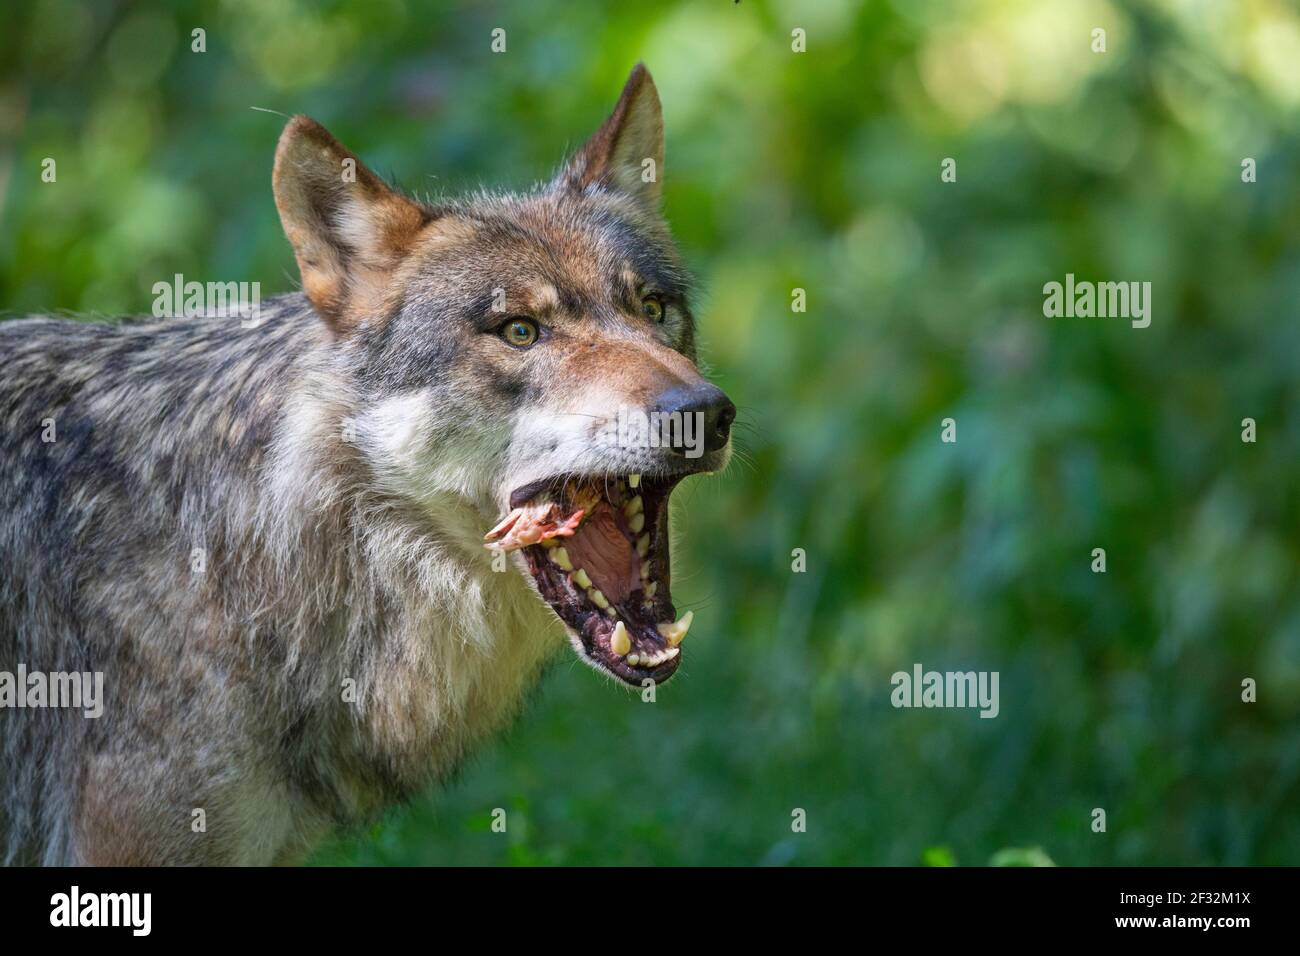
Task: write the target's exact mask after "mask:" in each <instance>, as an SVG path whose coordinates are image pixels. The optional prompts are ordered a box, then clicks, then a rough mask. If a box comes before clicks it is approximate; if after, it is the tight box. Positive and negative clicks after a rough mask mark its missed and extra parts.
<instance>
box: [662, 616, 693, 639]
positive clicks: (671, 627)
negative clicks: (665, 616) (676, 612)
mask: <svg viewBox="0 0 1300 956" xmlns="http://www.w3.org/2000/svg"><path fill="white" fill-rule="evenodd" d="M693 620H695V612H694V611H687V612H686V613H685V614H683V615H682V619H681V620H680V621H678V622H677V623H676V624H669V623H667V622H664V623H663V624H660V625H658V629H659V633H660V635H662V637H663V639H664V640H666V641H667V642H668V646H669V647H676V646H677V645H678V644H680V643H681V642H682V639H683V638H684V637H686V632H687V631H689V630H690V629H691V621H693Z"/></svg>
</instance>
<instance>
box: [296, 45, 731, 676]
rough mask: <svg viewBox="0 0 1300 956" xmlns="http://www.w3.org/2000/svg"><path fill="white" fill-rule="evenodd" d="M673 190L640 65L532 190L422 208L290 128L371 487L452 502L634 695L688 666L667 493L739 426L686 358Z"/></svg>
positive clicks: (722, 456)
mask: <svg viewBox="0 0 1300 956" xmlns="http://www.w3.org/2000/svg"><path fill="white" fill-rule="evenodd" d="M662 175H663V119H662V114H661V111H660V104H659V95H658V92H657V91H656V89H655V85H654V81H653V80H652V79H651V77H650V74H649V73H648V72H647V71H646V70H645V68H644V67H642V66H637V67H636V69H634V70H633V72H632V74H631V76H630V77H629V79H628V81H627V85H626V86H625V87H624V89H623V93H622V95H621V97H620V98H619V101H618V103H617V105H616V106H615V108H614V111H613V113H612V114H611V115H610V116H609V118H608V119H607V120H606V121H605V123H604V124H603V125H602V126H601V127H600V129H599V130H598V131H597V132H596V133H595V135H594V136H592V137H591V139H590V140H588V141H587V143H586V144H585V145H584V146H583V147H582V148H581V149H580V150H579V151H578V152H577V154H576V155H574V156H573V158H572V159H571V160H570V161H569V162H568V163H567V164H566V165H564V166H563V168H562V169H561V170H560V172H559V174H558V175H557V176H555V177H554V179H552V180H551V181H550V182H549V183H547V184H545V185H544V186H542V187H539V188H537V189H535V190H533V191H532V192H530V193H527V194H524V195H515V196H478V197H475V198H473V199H470V200H468V201H464V202H460V203H454V204H449V205H439V206H436V207H435V206H430V205H426V204H423V203H419V202H416V201H414V200H412V199H410V198H408V197H407V196H404V195H402V194H400V193H398V192H396V191H394V190H393V189H391V188H389V187H388V186H387V185H386V184H385V183H384V182H383V181H382V180H381V179H380V178H379V177H377V176H376V175H375V174H374V173H372V172H371V171H370V170H369V169H367V168H366V167H365V165H364V164H363V163H361V162H360V161H359V160H358V159H357V158H356V157H355V156H354V155H353V154H352V153H350V152H349V151H348V150H347V149H345V148H344V147H343V146H342V145H340V144H339V143H338V142H337V141H335V139H334V138H333V137H332V136H331V135H330V134H329V133H328V132H327V131H326V130H325V129H324V128H323V127H321V126H320V125H319V124H317V123H316V122H314V121H312V120H310V119H307V118H306V117H301V116H300V117H296V118H295V119H293V120H292V121H291V122H290V123H289V125H288V126H287V127H286V129H285V131H284V134H283V136H282V137H281V139H280V144H279V148H278V150H277V152H276V158H275V172H274V186H275V199H276V206H277V207H278V209H279V212H280V217H281V221H282V222H283V225H284V230H285V233H286V234H287V236H288V238H289V241H290V243H292V245H293V249H294V253H295V255H296V257H297V260H298V265H299V269H300V270H301V274H302V285H303V290H304V292H305V293H306V295H307V297H308V299H310V301H311V303H312V304H313V306H314V307H315V309H316V311H317V312H318V313H319V314H320V317H321V319H322V320H323V321H324V322H325V323H326V324H327V325H328V327H329V329H330V330H331V332H332V333H333V339H334V347H335V349H336V351H337V354H338V357H339V362H340V365H341V367H343V368H345V369H346V370H347V374H348V376H349V378H350V383H351V386H352V388H353V389H354V390H355V393H356V395H357V399H356V402H357V405H356V413H355V415H354V416H353V418H352V419H351V420H350V422H349V423H348V425H349V427H350V428H351V429H352V435H351V437H350V440H351V441H352V442H353V443H354V444H355V446H356V447H357V449H358V450H359V452H360V454H361V455H362V456H363V458H364V460H365V461H366V463H367V465H368V467H369V470H370V472H371V474H372V475H373V477H374V480H375V481H376V482H377V483H378V484H379V485H380V486H382V488H383V490H384V491H385V492H386V493H388V494H391V495H395V496H398V497H400V498H403V499H407V500H409V501H410V502H413V503H414V504H415V505H416V506H417V507H424V508H429V509H433V508H436V507H438V506H439V504H440V503H442V504H445V502H446V500H447V498H448V496H453V497H455V498H458V499H463V500H464V501H465V502H468V503H470V504H471V505H472V507H473V508H475V509H476V510H477V513H479V514H480V515H481V516H482V523H483V526H482V529H481V530H482V531H488V529H489V528H491V526H492V525H493V524H497V525H498V526H497V528H495V529H493V531H492V533H491V534H490V536H489V537H490V540H489V541H488V542H487V547H489V548H493V549H495V550H496V551H497V552H499V553H501V554H504V553H506V552H514V553H513V555H512V557H511V558H510V560H512V561H514V562H515V563H516V567H517V568H518V569H519V570H521V571H523V572H525V573H526V574H528V575H529V576H530V577H531V579H532V580H533V582H534V583H535V586H536V588H537V590H538V591H539V593H540V594H541V596H542V597H543V598H544V599H545V600H546V601H547V602H548V603H549V604H550V605H551V607H552V609H553V610H554V611H555V612H556V614H557V615H558V616H559V617H560V618H561V620H563V621H564V623H565V625H566V626H567V628H568V632H569V635H570V639H571V641H572V643H573V644H574V646H575V648H576V649H577V651H578V652H579V654H580V656H581V657H583V659H585V660H586V661H588V662H589V663H591V664H593V665H594V666H596V667H597V668H599V669H602V670H605V671H607V672H609V673H611V674H613V675H615V676H617V677H619V678H620V679H622V680H623V681H625V682H627V683H629V684H633V685H640V684H641V683H642V681H643V680H644V679H645V678H647V677H649V678H652V679H654V680H657V681H661V680H664V679H666V678H667V677H669V676H671V674H672V673H673V672H674V671H675V670H676V668H677V665H678V662H679V653H680V652H679V647H678V645H679V644H680V641H681V639H682V637H683V636H684V635H685V630H686V627H688V626H689V624H690V617H689V615H688V616H687V617H685V618H683V619H682V620H681V621H678V620H677V618H676V611H675V609H674V608H673V606H672V601H671V596H670V593H669V566H668V565H669V561H668V528H667V524H668V508H667V499H668V495H669V493H670V492H671V490H672V489H673V487H674V486H675V485H676V483H677V482H678V481H680V480H681V478H683V477H684V476H686V475H688V474H691V473H696V472H704V471H714V470H717V469H719V468H721V467H722V466H723V465H724V464H725V463H726V460H727V457H728V455H729V451H730V448H729V434H730V427H731V422H732V419H733V418H734V416H735V408H734V406H733V405H732V404H731V402H730V401H729V400H728V399H727V397H726V396H725V395H724V394H723V393H722V392H721V391H720V390H719V389H717V388H716V387H714V386H713V385H711V384H709V383H708V382H706V381H705V380H704V378H703V377H702V376H701V374H700V372H699V370H698V369H697V367H696V364H695V358H696V355H695V334H694V320H693V318H692V315H691V311H690V306H689V302H688V291H689V290H688V281H687V276H686V274H685V272H684V271H683V269H682V267H681V265H680V263H679V259H678V255H677V252H676V250H675V249H674V247H673V243H672V240H671V238H670V236H669V233H668V229H667V226H666V225H665V223H664V221H663V218H662V214H661V212H660V198H661V185H662ZM503 516H504V520H502V521H500V522H499V523H498V520H499V519H501V518H502V517H503ZM478 546H479V547H481V546H482V543H480V544H479V545H478ZM490 558H491V555H490V554H489V553H488V552H486V551H485V552H483V560H484V561H487V560H489V559H490ZM504 561H505V559H504V558H501V559H499V563H500V564H501V566H502V567H504Z"/></svg>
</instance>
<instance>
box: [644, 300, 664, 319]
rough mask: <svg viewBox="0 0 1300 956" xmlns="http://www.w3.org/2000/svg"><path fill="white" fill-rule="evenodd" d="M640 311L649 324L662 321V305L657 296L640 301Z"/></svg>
mask: <svg viewBox="0 0 1300 956" xmlns="http://www.w3.org/2000/svg"><path fill="white" fill-rule="evenodd" d="M641 311H642V313H644V315H645V317H646V318H647V319H649V320H650V321H651V322H662V321H663V320H664V303H663V300H662V299H660V298H659V296H657V295H648V296H646V297H645V298H644V299H642V300H641Z"/></svg>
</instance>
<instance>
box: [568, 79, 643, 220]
mask: <svg viewBox="0 0 1300 956" xmlns="http://www.w3.org/2000/svg"><path fill="white" fill-rule="evenodd" d="M663 167H664V117H663V111H662V109H661V107H660V105H659V91H658V90H657V89H655V81H654V80H653V79H651V77H650V71H649V70H647V69H646V68H645V65H644V64H641V63H638V64H637V65H636V66H635V67H633V69H632V74H631V75H630V76H629V77H628V78H627V83H626V84H625V85H624V87H623V95H622V96H620V97H619V98H618V104H617V105H616V106H615V107H614V112H613V113H611V114H610V115H609V119H607V120H605V122H604V123H603V124H602V125H601V127H600V129H598V130H596V134H595V135H594V136H592V137H591V139H589V140H587V142H586V144H585V145H584V146H583V147H582V149H580V150H578V153H577V155H575V156H574V157H573V159H572V161H571V162H570V163H569V165H568V167H566V169H565V170H564V172H563V173H561V176H560V178H561V181H562V182H563V183H564V184H566V185H568V186H569V187H570V188H573V189H577V190H580V191H581V190H584V189H586V188H587V187H588V186H591V185H593V184H597V183H598V184H601V185H605V186H609V187H612V188H614V189H618V190H621V191H622V192H625V193H627V194H628V195H630V196H632V197H633V198H635V199H637V200H638V201H639V202H641V203H643V204H644V205H645V206H646V207H647V208H649V209H650V210H652V211H655V212H658V210H659V201H660V196H661V195H662V189H661V186H660V184H661V181H662V179H663V171H664V170H663Z"/></svg>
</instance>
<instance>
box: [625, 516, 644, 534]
mask: <svg viewBox="0 0 1300 956" xmlns="http://www.w3.org/2000/svg"><path fill="white" fill-rule="evenodd" d="M627 526H628V527H629V528H631V529H632V533H633V534H640V533H641V529H642V528H644V527H645V512H644V511H638V512H637V513H636V514H634V515H632V517H631V518H629V519H628V521H627Z"/></svg>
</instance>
